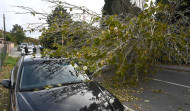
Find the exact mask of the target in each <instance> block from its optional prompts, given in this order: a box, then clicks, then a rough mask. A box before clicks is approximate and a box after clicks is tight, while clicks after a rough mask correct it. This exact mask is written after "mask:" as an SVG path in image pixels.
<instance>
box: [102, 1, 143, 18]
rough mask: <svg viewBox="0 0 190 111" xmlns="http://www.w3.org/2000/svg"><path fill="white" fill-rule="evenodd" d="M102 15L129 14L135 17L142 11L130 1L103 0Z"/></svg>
mask: <svg viewBox="0 0 190 111" xmlns="http://www.w3.org/2000/svg"><path fill="white" fill-rule="evenodd" d="M104 1H105V4H104V7H103V10H102V12H103V15H114V14H117V15H119V14H126V13H130V14H132V15H135V16H137V15H138V14H139V13H140V12H141V11H142V10H141V9H140V8H139V7H137V6H135V4H132V3H131V2H130V0H104Z"/></svg>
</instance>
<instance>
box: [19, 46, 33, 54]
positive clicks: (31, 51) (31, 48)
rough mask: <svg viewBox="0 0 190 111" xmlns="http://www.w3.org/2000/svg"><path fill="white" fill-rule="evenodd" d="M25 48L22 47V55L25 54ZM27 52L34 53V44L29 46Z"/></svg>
mask: <svg viewBox="0 0 190 111" xmlns="http://www.w3.org/2000/svg"><path fill="white" fill-rule="evenodd" d="M25 54H26V53H25V48H24V47H23V48H22V49H21V55H25ZM27 54H33V47H32V46H28V53H27Z"/></svg>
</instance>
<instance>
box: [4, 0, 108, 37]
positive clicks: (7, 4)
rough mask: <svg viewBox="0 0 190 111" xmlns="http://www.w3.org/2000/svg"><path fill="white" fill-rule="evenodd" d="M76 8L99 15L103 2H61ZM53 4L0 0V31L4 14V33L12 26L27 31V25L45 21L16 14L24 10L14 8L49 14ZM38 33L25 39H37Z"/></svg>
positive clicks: (26, 0) (38, 1)
mask: <svg viewBox="0 0 190 111" xmlns="http://www.w3.org/2000/svg"><path fill="white" fill-rule="evenodd" d="M62 1H65V2H68V3H70V4H73V5H77V6H85V7H87V8H88V9H90V10H92V11H94V12H96V13H99V14H101V9H102V7H103V5H104V0H62ZM52 5H53V4H51V3H48V2H46V1H45V0H1V3H0V7H1V8H0V29H2V28H3V14H5V23H6V31H7V32H10V30H12V28H13V25H14V24H18V25H21V26H22V27H23V28H24V30H28V28H27V27H28V24H29V23H43V22H45V20H39V19H38V18H39V16H35V17H34V16H32V15H31V14H16V12H25V10H23V9H21V8H18V7H15V6H25V7H30V8H32V9H34V10H36V11H37V12H46V13H51V10H52V7H51V6H52ZM40 35H41V33H40V32H37V31H36V32H34V33H29V32H26V36H27V37H33V38H38V37H39V36H40Z"/></svg>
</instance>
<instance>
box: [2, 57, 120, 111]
mask: <svg viewBox="0 0 190 111" xmlns="http://www.w3.org/2000/svg"><path fill="white" fill-rule="evenodd" d="M77 67H78V66H77V65H76V64H74V66H73V65H71V63H70V60H68V59H50V58H41V57H38V56H37V55H36V57H35V58H33V57H32V55H27V56H22V57H21V58H20V60H19V61H18V62H17V64H16V66H15V67H14V69H13V70H12V73H11V78H10V79H4V80H2V82H1V84H2V85H3V86H4V87H5V88H9V89H11V107H10V108H11V109H10V110H11V111H123V110H124V107H123V105H122V104H121V103H120V101H119V100H118V99H117V98H116V97H115V96H113V95H112V94H111V93H110V92H109V91H107V90H106V89H105V88H104V87H103V86H101V85H100V84H98V83H97V82H95V81H92V80H90V78H89V76H88V75H87V74H84V71H80V70H79V68H77Z"/></svg>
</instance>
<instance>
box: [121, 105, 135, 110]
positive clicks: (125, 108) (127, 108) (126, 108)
mask: <svg viewBox="0 0 190 111" xmlns="http://www.w3.org/2000/svg"><path fill="white" fill-rule="evenodd" d="M123 106H124V111H135V110H132V109H130V108H129V107H127V106H125V105H123Z"/></svg>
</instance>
